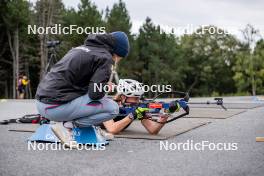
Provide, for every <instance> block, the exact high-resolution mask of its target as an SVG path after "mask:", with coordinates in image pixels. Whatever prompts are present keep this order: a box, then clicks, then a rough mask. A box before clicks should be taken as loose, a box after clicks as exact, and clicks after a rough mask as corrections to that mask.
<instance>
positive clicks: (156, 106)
mask: <svg viewBox="0 0 264 176" xmlns="http://www.w3.org/2000/svg"><path fill="white" fill-rule="evenodd" d="M164 94H174V95H177V96H178V98H177V99H176V100H173V101H171V102H169V103H168V102H163V101H157V100H156V99H157V98H158V97H159V96H161V95H164ZM189 98H190V97H189V94H188V93H185V92H180V91H173V92H165V93H161V94H159V95H157V96H156V97H154V98H153V99H144V98H142V99H141V100H140V102H139V103H138V104H129V105H126V104H124V105H123V108H122V111H123V114H129V113H131V112H134V111H135V109H136V108H138V107H141V108H149V113H150V114H151V115H152V116H155V115H159V114H173V113H174V112H176V110H177V107H176V106H175V105H176V104H178V105H180V108H181V109H183V113H181V114H179V115H177V116H175V117H172V118H170V119H169V120H167V121H166V122H159V121H158V120H157V119H153V118H151V117H149V118H148V117H147V119H149V120H152V121H155V122H157V123H162V124H164V123H170V122H172V121H174V120H176V119H179V118H182V117H185V116H187V115H188V114H189V112H190V107H189V104H208V105H209V104H215V105H219V106H221V107H222V108H223V109H225V110H227V109H226V108H225V107H224V105H223V98H215V99H214V100H215V101H214V102H210V101H206V102H189Z"/></svg>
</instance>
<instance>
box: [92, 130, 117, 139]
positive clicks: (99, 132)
mask: <svg viewBox="0 0 264 176" xmlns="http://www.w3.org/2000/svg"><path fill="white" fill-rule="evenodd" d="M95 128H96V131H97V134H99V135H101V136H102V137H103V138H104V139H105V140H108V141H109V140H113V139H114V135H113V134H111V133H107V132H106V131H105V130H103V129H102V128H100V127H95Z"/></svg>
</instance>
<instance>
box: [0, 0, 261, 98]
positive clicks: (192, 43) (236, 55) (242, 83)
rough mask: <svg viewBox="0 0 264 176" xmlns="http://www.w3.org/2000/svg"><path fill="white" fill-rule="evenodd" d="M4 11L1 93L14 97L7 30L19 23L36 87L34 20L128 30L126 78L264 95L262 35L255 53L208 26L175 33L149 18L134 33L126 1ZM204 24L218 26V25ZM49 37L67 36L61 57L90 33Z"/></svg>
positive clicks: (26, 66)
mask: <svg viewBox="0 0 264 176" xmlns="http://www.w3.org/2000/svg"><path fill="white" fill-rule="evenodd" d="M47 7H49V8H47ZM47 9H48V10H47ZM49 10H53V11H54V13H53V16H52V18H51V17H49V16H48V14H49ZM0 11H1V15H0V29H1V30H0V45H1V48H0V64H1V65H0V85H1V86H0V97H11V93H10V92H12V91H11V90H12V75H11V74H8V73H11V72H12V70H13V68H12V56H11V52H10V49H9V45H8V40H7V31H10V32H11V33H12V32H13V31H14V29H15V28H18V29H19V41H20V48H19V50H20V54H19V57H20V62H21V63H20V67H21V68H20V72H21V73H22V72H24V73H26V74H29V75H30V79H31V83H32V94H33V95H34V93H35V91H36V87H37V85H38V82H39V70H40V56H41V53H40V41H39V37H40V36H38V35H28V34H27V25H29V24H37V25H38V26H42V25H44V26H49V25H53V24H62V26H70V25H76V26H80V27H87V26H90V27H100V26H105V27H106V31H107V32H113V31H124V32H125V33H127V34H128V37H129V40H130V46H131V50H130V54H129V56H128V57H127V58H124V59H122V60H121V63H120V65H119V67H118V73H119V76H120V77H121V78H131V79H136V80H138V81H140V82H143V83H145V84H149V85H151V84H170V85H172V87H173V89H174V90H181V91H187V90H188V89H189V88H192V90H191V94H192V95H193V96H222V95H248V94H250V93H251V92H252V85H254V86H255V88H256V93H257V94H264V41H263V39H262V40H260V41H258V42H257V43H256V46H255V48H254V52H250V48H249V46H250V44H249V43H246V44H245V43H242V42H241V41H240V40H238V39H237V38H236V37H235V36H233V35H229V34H225V33H223V34H217V33H216V34H210V33H209V31H208V30H203V31H205V33H199V34H198V33H194V34H190V35H183V36H175V35H173V34H166V33H165V32H163V31H162V30H161V29H160V26H159V25H155V24H154V23H153V22H152V20H151V19H150V18H148V17H147V18H146V20H145V22H144V24H143V25H142V26H141V27H140V30H139V33H138V34H137V35H135V34H132V33H131V27H132V21H131V19H130V16H129V12H128V10H127V8H126V5H125V3H124V2H123V1H122V0H119V1H118V2H116V3H115V4H114V5H113V7H110V8H108V7H107V9H106V10H105V11H104V12H100V11H99V10H98V8H97V6H96V5H95V4H94V3H92V2H91V1H90V0H81V1H80V4H79V5H78V8H77V9H74V8H65V7H64V5H63V3H62V1H61V0H54V1H50V0H38V1H37V2H36V4H35V6H32V4H30V3H29V2H28V1H24V0H3V3H1V4H0ZM250 27H251V28H249V29H251V30H252V31H256V30H253V29H254V28H253V27H252V26H250ZM205 28H206V29H208V28H214V29H218V28H217V27H216V26H207V27H205ZM201 31H202V29H198V32H201ZM218 31H222V30H221V29H218ZM247 32H248V31H247ZM249 32H250V31H249ZM46 37H47V38H46V39H47V40H50V39H58V40H60V41H62V43H61V45H60V46H59V47H58V51H59V58H62V57H63V55H64V54H65V53H66V52H67V51H68V50H69V49H71V48H72V47H76V46H79V45H82V44H83V42H84V40H85V38H86V37H87V35H86V34H83V35H80V34H76V33H73V34H71V35H47V36H46ZM248 37H250V36H248ZM42 56H43V55H42ZM10 62H11V64H10ZM252 78H253V79H252ZM252 80H253V81H252ZM3 85H4V86H3ZM149 96H153V95H152V94H149Z"/></svg>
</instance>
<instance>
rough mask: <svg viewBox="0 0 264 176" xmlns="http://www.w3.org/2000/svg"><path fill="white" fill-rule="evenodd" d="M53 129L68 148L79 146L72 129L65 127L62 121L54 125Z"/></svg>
mask: <svg viewBox="0 0 264 176" xmlns="http://www.w3.org/2000/svg"><path fill="white" fill-rule="evenodd" d="M51 130H52V131H53V132H54V134H55V135H56V136H57V137H58V138H59V139H60V141H61V143H62V144H63V145H65V146H66V147H68V148H77V145H78V143H77V142H76V141H75V140H74V139H73V136H72V131H71V130H69V129H67V128H65V127H64V126H63V124H62V123H56V124H55V125H52V126H51Z"/></svg>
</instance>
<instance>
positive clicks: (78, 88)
mask: <svg viewBox="0 0 264 176" xmlns="http://www.w3.org/2000/svg"><path fill="white" fill-rule="evenodd" d="M113 45H114V39H113V38H112V37H111V36H110V35H109V34H101V35H89V36H88V38H87V39H86V41H85V44H84V45H82V46H79V47H76V48H73V49H71V50H70V51H69V52H68V53H67V54H66V55H65V56H64V57H63V58H62V59H61V60H60V61H59V62H57V63H56V64H55V65H54V66H53V67H52V68H51V70H50V72H48V73H47V74H46V75H45V77H44V78H43V79H42V80H41V82H40V83H39V85H38V89H37V93H36V99H38V100H39V101H41V102H43V103H47V104H63V103H67V102H69V101H71V100H73V99H75V98H78V97H80V96H82V95H85V94H87V93H88V94H89V97H90V98H91V99H93V100H98V99H100V98H102V97H103V96H104V95H105V93H104V92H99V91H98V90H94V84H95V83H97V84H100V83H101V84H103V85H105V84H106V83H107V82H108V81H109V78H110V75H111V66H112V64H113V63H114V61H113V59H112V51H113Z"/></svg>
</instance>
